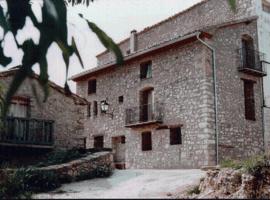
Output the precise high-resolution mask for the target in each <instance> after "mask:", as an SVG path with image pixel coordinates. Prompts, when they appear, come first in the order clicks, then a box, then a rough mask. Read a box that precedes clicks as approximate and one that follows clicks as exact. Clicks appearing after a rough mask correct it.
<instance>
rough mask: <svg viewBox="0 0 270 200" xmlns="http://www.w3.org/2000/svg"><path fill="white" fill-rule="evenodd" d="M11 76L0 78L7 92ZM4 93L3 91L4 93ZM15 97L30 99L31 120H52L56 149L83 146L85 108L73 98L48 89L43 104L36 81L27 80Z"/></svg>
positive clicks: (40, 91) (40, 90) (41, 94)
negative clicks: (37, 95) (37, 98)
mask: <svg viewBox="0 0 270 200" xmlns="http://www.w3.org/2000/svg"><path fill="white" fill-rule="evenodd" d="M12 79H13V76H6V77H1V78H0V83H1V84H3V86H4V89H5V90H7V89H8V87H9V84H10V83H11V81H12ZM31 84H34V85H35V86H36V88H37V93H38V94H39V97H40V101H41V102H40V105H39V103H38V102H37V100H36V98H35V97H34V95H33V93H32V88H31ZM4 92H5V91H4ZM16 95H17V96H26V97H30V100H31V118H36V119H44V120H53V121H54V141H55V144H54V145H55V147H56V148H73V147H77V146H80V147H82V146H83V145H84V141H83V138H84V131H83V121H84V114H83V110H84V108H85V106H83V105H79V104H77V103H76V102H75V100H74V99H73V98H70V97H67V96H66V95H65V94H63V93H61V92H59V91H57V90H56V89H54V88H52V87H50V95H49V98H48V100H47V101H46V102H43V91H42V89H41V88H40V86H39V84H38V82H37V81H36V79H27V80H26V81H25V82H24V83H23V84H22V86H21V87H20V88H19V91H18V92H17V93H16Z"/></svg>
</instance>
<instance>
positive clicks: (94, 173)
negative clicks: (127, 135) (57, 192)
mask: <svg viewBox="0 0 270 200" xmlns="http://www.w3.org/2000/svg"><path fill="white" fill-rule="evenodd" d="M113 169H114V165H113V155H112V153H111V152H98V153H94V154H90V155H88V156H86V157H83V158H80V159H77V160H74V161H71V162H68V163H64V164H59V165H51V166H48V167H41V168H34V169H33V170H37V171H44V172H53V173H54V174H55V175H56V176H57V177H58V178H59V180H60V182H61V183H67V182H72V181H79V180H85V179H91V178H96V177H107V176H109V175H110V174H111V173H112V171H113ZM4 170H5V172H7V173H13V172H14V169H3V170H0V175H1V171H2V172H3V171H4ZM0 177H1V176H0Z"/></svg>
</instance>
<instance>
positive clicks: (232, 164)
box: [220, 159, 242, 169]
mask: <svg viewBox="0 0 270 200" xmlns="http://www.w3.org/2000/svg"><path fill="white" fill-rule="evenodd" d="M220 166H221V167H222V168H233V169H240V168H242V164H241V162H240V161H236V160H231V159H227V160H223V161H222V162H221V164H220Z"/></svg>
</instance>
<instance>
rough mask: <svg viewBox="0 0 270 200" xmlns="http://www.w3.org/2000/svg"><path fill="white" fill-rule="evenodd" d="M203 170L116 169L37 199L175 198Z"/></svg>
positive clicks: (201, 173) (195, 180)
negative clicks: (97, 177)
mask: <svg viewBox="0 0 270 200" xmlns="http://www.w3.org/2000/svg"><path fill="white" fill-rule="evenodd" d="M204 173H205V172H203V171H201V170H121V171H120V170H116V171H115V172H114V174H113V175H112V176H111V177H110V178H104V179H93V180H88V181H82V182H76V183H71V184H65V185H63V186H62V187H61V188H59V189H58V190H56V191H53V192H50V193H46V194H38V195H35V196H34V198H43V199H44V198H47V199H51V198H53V199H57V198H72V199H78V198H162V199H163V198H173V197H175V196H176V195H177V194H179V193H181V192H183V191H184V190H186V189H187V188H188V187H191V186H192V185H197V184H198V183H199V181H200V178H201V177H203V176H204Z"/></svg>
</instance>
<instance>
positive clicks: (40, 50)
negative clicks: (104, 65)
mask: <svg viewBox="0 0 270 200" xmlns="http://www.w3.org/2000/svg"><path fill="white" fill-rule="evenodd" d="M91 1H92V0H67V1H65V0H57V1H56V0H44V5H43V7H42V22H39V21H38V20H37V19H36V16H35V15H34V13H33V11H32V9H31V5H30V3H31V0H23V1H18V0H7V6H8V11H7V13H4V10H3V8H2V7H1V6H0V26H1V27H2V28H3V30H4V37H3V38H2V39H0V45H1V47H0V64H1V65H3V66H7V65H8V64H9V63H10V62H11V59H10V58H8V57H6V56H5V55H4V53H3V48H2V46H3V44H4V38H5V35H6V33H7V32H9V31H10V32H11V33H12V34H13V36H14V40H15V43H16V44H17V47H18V48H19V49H21V50H22V51H23V52H24V55H23V59H22V65H21V67H20V70H19V71H18V73H17V74H16V75H15V77H14V79H13V81H12V83H11V85H10V87H9V89H8V92H7V94H6V97H5V101H4V106H3V110H2V114H3V116H4V117H5V116H6V114H7V112H8V108H9V106H10V102H11V98H12V96H13V95H14V94H15V93H16V91H17V90H18V89H19V87H20V85H21V84H22V83H23V81H24V80H25V79H26V78H27V77H31V76H32V75H33V70H32V67H33V65H34V64H36V63H38V64H39V68H40V75H39V79H38V80H39V84H40V86H41V87H42V88H43V92H44V98H43V100H44V101H46V99H47V97H48V95H49V87H48V79H49V76H48V63H47V59H46V55H47V52H48V49H49V47H50V46H51V45H52V43H54V42H55V43H56V44H57V45H58V47H59V49H60V50H61V51H62V55H63V59H64V61H65V64H66V69H67V70H66V71H67V73H66V82H65V91H66V93H67V94H71V91H70V89H69V86H68V83H67V74H68V68H69V59H70V57H71V56H72V55H73V54H75V55H76V56H77V57H78V59H79V61H80V63H81V65H82V67H83V62H82V59H81V56H80V54H79V52H78V48H77V45H76V42H75V39H74V38H72V43H71V45H70V44H68V37H67V36H68V32H67V8H66V3H67V2H68V3H71V4H72V5H77V4H80V3H83V4H86V5H89V3H90V2H91ZM26 17H29V18H30V19H31V21H32V22H33V24H34V26H35V27H36V28H37V29H38V30H39V32H40V41H39V44H35V43H34V42H33V41H32V40H31V39H29V40H27V41H25V42H24V43H23V44H18V42H17V39H16V34H17V32H18V30H19V29H21V28H23V27H24V25H25V21H26ZM87 23H88V24H89V28H91V30H93V32H94V33H95V34H97V36H98V38H99V39H100V41H102V44H104V45H105V47H106V48H108V49H109V50H111V51H113V52H114V53H115V54H116V57H117V62H118V64H120V62H121V61H122V60H123V58H122V53H121V50H120V49H119V47H118V46H117V45H116V44H115V43H114V42H113V41H112V39H111V38H110V37H109V36H107V35H106V34H105V33H104V32H103V31H102V30H101V29H99V28H98V27H97V26H96V25H95V24H94V23H92V22H89V21H87ZM32 90H33V91H36V89H35V86H34V85H33V88H32ZM34 95H36V97H37V94H36V93H34Z"/></svg>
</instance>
